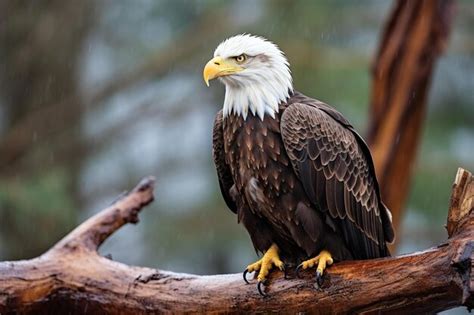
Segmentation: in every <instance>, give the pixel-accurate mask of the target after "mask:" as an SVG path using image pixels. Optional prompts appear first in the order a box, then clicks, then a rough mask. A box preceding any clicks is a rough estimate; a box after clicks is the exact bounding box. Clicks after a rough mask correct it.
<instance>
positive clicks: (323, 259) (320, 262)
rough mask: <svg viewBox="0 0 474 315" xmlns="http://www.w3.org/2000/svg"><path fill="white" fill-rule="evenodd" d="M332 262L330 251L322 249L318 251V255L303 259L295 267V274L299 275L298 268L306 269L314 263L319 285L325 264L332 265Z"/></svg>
mask: <svg viewBox="0 0 474 315" xmlns="http://www.w3.org/2000/svg"><path fill="white" fill-rule="evenodd" d="M333 262H334V260H333V258H332V256H331V253H330V252H328V251H327V250H323V251H321V252H320V253H319V255H318V256H316V257H314V258H311V259H308V260H305V261H303V262H302V263H301V264H300V265H299V266H298V267H297V268H296V274H297V275H298V276H299V274H298V272H299V270H300V269H303V270H304V269H308V268H312V267H314V266H315V265H317V267H316V282H317V284H318V286H319V287H321V285H322V283H323V273H324V270H325V269H326V267H327V266H330V265H332V263H333Z"/></svg>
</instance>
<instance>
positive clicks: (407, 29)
mask: <svg viewBox="0 0 474 315" xmlns="http://www.w3.org/2000/svg"><path fill="white" fill-rule="evenodd" d="M453 6H454V1H453V0H423V1H407V0H399V1H397V2H396V4H395V6H394V9H393V11H392V12H391V15H390V17H389V19H388V20H387V22H386V24H385V29H384V31H383V34H382V39H381V42H380V46H379V49H378V53H377V55H376V59H375V63H374V65H373V69H372V75H373V81H372V96H371V104H370V124H369V134H368V142H369V145H370V148H371V151H372V155H373V158H374V162H375V168H376V172H377V177H378V180H379V183H380V186H381V192H382V198H383V200H384V202H385V203H386V204H387V206H388V207H389V208H390V210H391V211H392V214H393V222H394V226H395V229H396V230H398V229H399V227H400V219H401V215H402V212H403V209H404V204H405V201H406V199H407V196H408V191H409V189H408V188H409V184H410V178H411V173H412V169H413V165H414V163H415V158H416V153H417V148H418V144H419V140H420V136H421V130H422V127H423V121H424V118H425V111H426V101H427V95H428V90H429V86H430V82H431V77H432V72H433V68H434V65H435V63H436V60H437V58H438V57H439V55H440V54H441V53H442V52H443V50H444V48H445V47H446V41H447V38H448V35H449V31H450V28H451V21H452V13H453Z"/></svg>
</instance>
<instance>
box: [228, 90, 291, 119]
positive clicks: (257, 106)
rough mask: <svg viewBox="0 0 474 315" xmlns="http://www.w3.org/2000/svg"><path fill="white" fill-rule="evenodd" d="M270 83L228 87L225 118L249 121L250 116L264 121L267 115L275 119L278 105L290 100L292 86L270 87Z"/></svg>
mask: <svg viewBox="0 0 474 315" xmlns="http://www.w3.org/2000/svg"><path fill="white" fill-rule="evenodd" d="M269 84H270V82H263V83H256V84H253V85H249V86H238V87H236V86H226V90H225V100H224V107H223V110H222V112H223V114H224V117H227V116H228V115H230V114H235V115H238V116H242V117H243V118H244V120H245V119H247V116H248V115H249V113H250V114H252V115H254V116H258V117H260V119H261V120H263V118H264V116H265V114H268V115H270V116H271V117H272V118H275V113H278V105H279V104H280V103H281V102H283V101H286V100H287V99H288V97H289V96H290V95H289V92H290V90H293V89H292V87H291V86H289V87H288V86H278V85H275V86H270V87H269V86H268V85H269Z"/></svg>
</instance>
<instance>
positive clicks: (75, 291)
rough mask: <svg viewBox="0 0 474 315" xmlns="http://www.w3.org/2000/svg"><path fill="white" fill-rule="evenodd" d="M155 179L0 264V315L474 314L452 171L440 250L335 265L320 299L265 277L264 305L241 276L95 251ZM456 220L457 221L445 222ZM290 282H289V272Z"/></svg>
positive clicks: (308, 281)
mask: <svg viewBox="0 0 474 315" xmlns="http://www.w3.org/2000/svg"><path fill="white" fill-rule="evenodd" d="M152 191H153V179H152V178H148V179H145V180H143V181H142V182H141V183H140V184H139V185H138V186H137V187H136V188H134V189H133V190H132V191H131V192H130V193H128V194H127V195H125V196H123V197H121V198H120V199H118V200H117V201H116V202H115V203H114V204H112V205H111V206H110V207H108V208H107V209H105V210H103V211H102V212H100V213H98V214H97V215H95V216H93V217H92V218H90V219H89V220H87V221H86V222H84V223H83V224H81V225H80V226H79V227H77V228H76V229H75V230H74V231H72V232H71V233H70V234H69V235H68V236H66V237H65V238H64V239H63V240H61V241H60V242H59V243H58V244H57V245H55V246H54V247H53V248H52V249H51V250H50V251H48V252H47V253H45V254H44V255H42V256H40V257H38V258H35V259H31V260H25V261H14V262H2V263H0V313H1V314H9V313H31V314H33V313H34V314H50V313H56V314H66V313H67V314H86V313H87V314H104V313H108V314H150V313H163V312H175V313H176V312H217V313H238V312H249V311H252V312H272V311H275V312H298V311H305V312H309V313H316V314H317V313H319V314H331V313H332V314H336V313H353V312H371V311H377V312H383V313H400V312H403V313H404V314H409V313H412V314H418V313H421V312H435V311H440V310H444V309H448V308H451V307H455V306H459V305H466V306H468V307H473V306H474V300H473V295H472V292H473V289H474V281H473V277H472V275H471V269H472V261H473V258H474V256H473V249H474V211H473V202H472V201H473V199H474V181H473V176H472V174H471V173H469V172H468V171H466V170H463V169H459V171H458V174H457V176H456V180H455V184H454V187H453V197H452V203H451V208H450V210H449V215H448V218H450V219H449V220H448V229H449V230H450V231H451V232H450V238H449V239H448V240H447V242H446V243H445V244H441V245H439V246H438V247H435V248H431V249H428V250H426V251H423V252H418V253H414V254H411V255H405V256H400V257H395V258H388V259H377V260H366V261H351V262H342V263H336V264H335V265H334V266H332V267H330V268H329V269H328V271H327V274H326V276H325V283H324V285H323V287H322V290H317V289H315V288H314V279H313V274H312V273H311V272H309V271H308V272H304V273H303V274H304V278H303V279H284V278H283V275H282V273H281V272H274V273H272V274H271V277H270V280H269V285H268V287H267V293H268V295H269V296H268V297H266V298H263V297H261V296H260V295H259V294H258V293H257V291H256V288H255V286H254V285H246V284H245V283H244V281H243V280H242V276H241V275H240V274H231V275H213V276H197V275H189V274H178V273H172V272H168V271H161V270H155V269H150V268H143V267H133V266H127V265H125V264H122V263H119V262H115V261H112V260H110V259H107V258H105V257H101V256H100V255H99V254H98V253H97V248H98V247H99V246H100V244H102V242H103V241H104V240H105V239H106V238H107V237H108V236H110V235H111V234H112V233H113V232H114V231H116V230H117V229H119V228H120V227H121V226H122V225H124V224H126V223H136V222H137V221H138V216H137V215H138V212H139V211H140V209H141V208H142V207H143V206H144V205H146V204H148V203H150V202H151V201H152V200H153V192H152ZM452 218H455V219H452ZM290 275H291V272H290Z"/></svg>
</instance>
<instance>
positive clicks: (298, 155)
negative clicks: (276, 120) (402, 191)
mask: <svg viewBox="0 0 474 315" xmlns="http://www.w3.org/2000/svg"><path fill="white" fill-rule="evenodd" d="M309 100H310V101H308V100H306V102H307V103H305V104H303V103H293V104H291V105H289V107H288V108H287V109H286V110H285V112H284V113H283V115H282V119H281V132H282V137H283V142H284V145H285V149H286V151H287V153H288V156H289V158H290V160H291V162H292V165H293V168H294V170H295V172H296V174H297V176H298V177H299V179H300V180H301V182H302V184H303V187H304V189H305V191H306V194H307V195H308V197H309V199H310V201H311V202H312V203H313V204H314V205H315V206H316V208H318V209H319V210H320V211H323V212H326V213H328V214H329V215H330V216H331V217H332V218H333V219H336V221H338V222H339V229H340V232H341V233H342V234H343V238H344V240H345V242H346V243H347V245H348V248H349V249H350V251H351V252H352V254H353V256H354V258H356V259H365V258H375V257H383V256H387V255H389V253H388V249H387V247H386V242H390V241H392V240H393V236H394V235H393V229H392V226H391V222H390V214H389V212H388V209H386V207H385V206H384V205H383V203H382V202H381V200H380V194H379V190H378V184H377V180H376V177H375V172H374V168H373V163H372V159H371V157H370V152H369V150H368V148H367V146H366V144H365V143H364V141H363V140H362V138H361V137H360V136H359V135H358V134H357V133H356V132H355V131H354V129H353V128H352V127H351V126H350V125H349V123H348V122H347V120H345V119H344V118H343V117H342V115H341V114H340V113H338V112H337V111H336V110H334V109H333V108H331V107H329V106H328V105H326V104H324V103H321V102H318V101H315V100H312V99H309Z"/></svg>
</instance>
